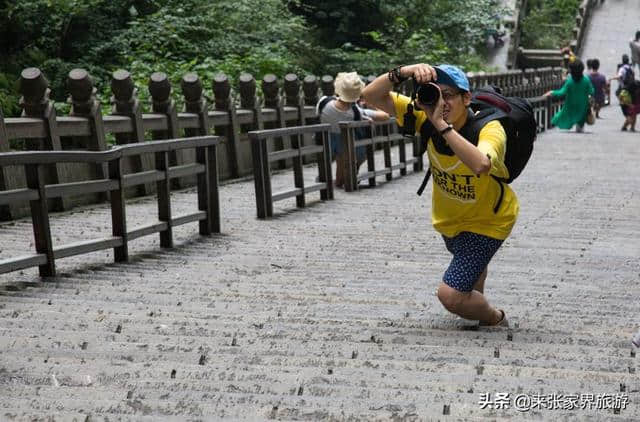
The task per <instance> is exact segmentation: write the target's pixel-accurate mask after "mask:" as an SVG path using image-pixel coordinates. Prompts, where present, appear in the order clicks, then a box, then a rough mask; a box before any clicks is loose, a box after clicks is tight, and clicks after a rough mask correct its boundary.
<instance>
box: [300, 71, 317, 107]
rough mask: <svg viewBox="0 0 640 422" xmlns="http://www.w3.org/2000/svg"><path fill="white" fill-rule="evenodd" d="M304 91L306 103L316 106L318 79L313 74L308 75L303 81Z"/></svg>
mask: <svg viewBox="0 0 640 422" xmlns="http://www.w3.org/2000/svg"><path fill="white" fill-rule="evenodd" d="M302 92H304V104H305V105H308V106H314V107H315V106H316V104H317V103H318V80H317V79H316V77H315V76H313V75H307V76H305V77H304V81H303V82H302Z"/></svg>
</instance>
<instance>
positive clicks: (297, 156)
mask: <svg viewBox="0 0 640 422" xmlns="http://www.w3.org/2000/svg"><path fill="white" fill-rule="evenodd" d="M330 128H331V125H329V124H318V125H310V126H296V127H291V128H282V129H271V130H259V131H252V132H249V139H251V151H252V155H253V179H254V181H255V189H256V208H257V212H258V218H267V217H272V216H273V203H274V202H276V201H280V200H283V199H287V198H292V197H294V196H295V198H296V206H297V207H298V208H304V207H305V206H306V200H305V195H306V194H308V193H311V192H316V191H320V199H321V200H330V199H333V179H332V172H331V149H330V147H329V129H330ZM308 134H313V135H315V136H314V139H315V143H316V145H311V146H304V145H303V142H302V139H303V137H304V135H308ZM283 137H290V138H291V148H287V149H279V150H276V151H269V142H268V140H269V139H274V138H283ZM307 155H315V156H316V162H317V163H318V181H319V182H320V183H315V184H312V185H309V186H305V183H304V174H303V168H304V167H303V157H304V156H307ZM285 159H292V160H293V177H294V188H293V189H291V190H288V191H284V192H278V193H275V194H273V193H272V191H271V163H272V162H276V161H281V160H285Z"/></svg>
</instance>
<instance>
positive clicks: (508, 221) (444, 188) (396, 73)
mask: <svg viewBox="0 0 640 422" xmlns="http://www.w3.org/2000/svg"><path fill="white" fill-rule="evenodd" d="M410 77H413V78H414V79H415V80H416V81H417V82H418V83H419V84H428V83H430V82H432V83H434V84H435V85H436V86H437V88H438V91H439V98H438V99H437V101H436V102H435V103H434V104H432V105H427V104H424V103H422V102H421V101H420V97H418V100H416V102H415V104H414V111H413V115H414V117H415V119H416V132H417V133H420V130H421V129H422V126H423V125H424V124H425V123H426V122H427V120H428V121H429V122H430V124H431V125H432V126H433V134H432V135H431V136H430V139H429V142H428V144H427V155H428V157H429V162H430V168H431V172H432V174H433V182H434V183H433V195H432V206H431V218H432V222H433V226H434V228H435V229H436V230H437V231H438V232H439V233H440V234H442V237H443V239H444V242H445V245H446V247H447V249H448V250H449V252H451V254H452V255H453V259H452V260H451V263H450V265H449V267H448V268H447V270H446V272H445V274H444V276H443V281H442V282H441V283H440V285H439V287H438V299H439V300H440V302H441V303H442V304H443V305H444V307H445V308H446V309H447V310H449V311H450V312H452V313H454V314H456V315H459V316H461V317H463V318H466V319H470V320H479V321H480V323H481V324H484V325H499V326H508V322H507V319H506V316H505V312H504V311H503V310H500V309H497V308H494V307H492V306H491V305H489V302H487V300H486V298H485V296H484V294H483V293H484V282H485V279H486V277H487V267H488V265H489V262H490V261H491V258H492V257H493V255H494V254H495V253H496V252H497V250H498V249H499V248H500V246H501V245H502V242H503V241H504V239H506V238H507V236H509V234H510V233H511V229H512V228H513V225H514V224H515V221H516V217H517V215H518V210H519V205H518V198H517V197H516V195H515V193H514V192H513V190H512V189H511V188H510V187H509V185H507V184H505V183H502V182H500V181H498V180H496V178H502V179H506V178H508V176H509V172H508V170H507V168H506V166H505V164H504V157H505V152H506V134H505V131H504V128H503V127H502V125H501V124H500V122H499V121H497V120H494V121H490V122H488V123H487V124H486V125H485V126H484V127H483V128H482V129H481V130H480V132H479V134H478V139H477V144H474V143H472V140H471V139H467V138H465V136H464V134H468V133H469V131H468V128H469V126H466V124H467V123H470V122H471V121H472V119H473V113H472V111H471V110H470V109H469V105H470V104H471V93H470V89H469V81H468V80H467V77H466V76H465V74H464V72H462V70H460V69H459V68H457V67H455V66H451V65H440V66H430V65H428V64H424V63H418V64H414V65H410V66H399V67H397V68H395V69H392V70H391V71H389V72H388V73H385V74H383V75H380V76H379V77H378V78H377V79H375V80H374V81H373V82H372V83H371V84H369V85H368V86H367V87H366V88H365V89H364V91H363V92H362V95H363V97H364V99H365V101H367V103H370V104H372V105H374V106H375V107H378V108H379V109H381V110H384V111H386V112H387V113H389V114H392V115H394V116H395V117H396V119H397V121H398V124H399V125H400V126H402V125H404V117H405V113H406V112H407V106H408V105H409V104H410V103H411V100H410V98H408V97H406V96H403V95H400V94H397V93H395V92H392V91H391V90H392V88H393V84H394V83H398V82H402V81H404V80H406V79H408V78H410ZM423 141H424V140H423ZM492 176H495V177H492Z"/></svg>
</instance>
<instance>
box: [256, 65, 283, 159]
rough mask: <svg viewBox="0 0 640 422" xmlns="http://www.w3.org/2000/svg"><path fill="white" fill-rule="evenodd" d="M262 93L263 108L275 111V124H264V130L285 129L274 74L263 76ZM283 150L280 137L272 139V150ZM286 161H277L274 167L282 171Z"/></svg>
mask: <svg viewBox="0 0 640 422" xmlns="http://www.w3.org/2000/svg"><path fill="white" fill-rule="evenodd" d="M262 93H263V94H264V106H265V108H272V109H274V110H275V111H276V120H275V122H265V128H266V129H275V128H282V127H286V126H287V124H286V122H285V120H284V108H283V102H282V98H281V97H280V87H279V86H278V78H277V77H276V75H274V74H267V75H264V77H263V78H262ZM284 148H285V144H284V140H283V138H282V137H277V138H274V139H273V150H275V151H281V150H283V149H284ZM286 164H287V162H286V160H279V161H278V162H276V163H274V167H275V168H278V169H283V168H285V167H286Z"/></svg>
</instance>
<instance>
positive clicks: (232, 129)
mask: <svg viewBox="0 0 640 422" xmlns="http://www.w3.org/2000/svg"><path fill="white" fill-rule="evenodd" d="M213 93H214V96H215V109H216V110H219V111H225V112H227V114H228V116H229V123H228V124H227V126H217V127H216V128H215V131H216V135H221V136H224V137H225V139H226V141H227V163H228V167H229V174H230V175H231V177H232V178H236V177H239V176H240V162H239V156H238V153H239V146H240V145H239V144H240V124H239V122H238V115H237V113H236V107H235V105H234V104H233V100H232V99H231V85H230V84H229V79H228V78H227V75H225V74H224V73H218V74H217V75H216V76H215V77H214V78H213Z"/></svg>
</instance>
